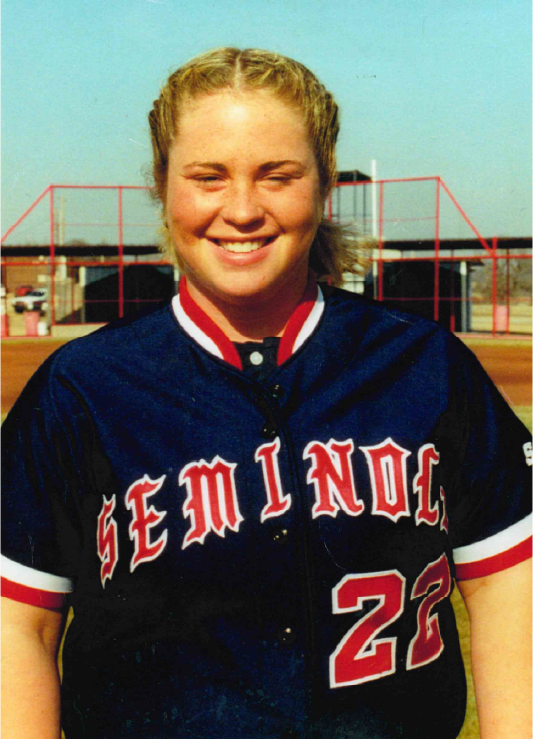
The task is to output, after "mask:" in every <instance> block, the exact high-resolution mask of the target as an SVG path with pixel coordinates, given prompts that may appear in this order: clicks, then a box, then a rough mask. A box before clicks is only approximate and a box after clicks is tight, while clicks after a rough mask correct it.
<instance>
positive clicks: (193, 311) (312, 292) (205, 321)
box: [172, 276, 324, 370]
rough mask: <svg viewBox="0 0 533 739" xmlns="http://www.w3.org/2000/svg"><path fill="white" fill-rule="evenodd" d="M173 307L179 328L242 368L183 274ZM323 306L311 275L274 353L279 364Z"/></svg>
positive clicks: (300, 340)
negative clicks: (195, 299)
mask: <svg viewBox="0 0 533 739" xmlns="http://www.w3.org/2000/svg"><path fill="white" fill-rule="evenodd" d="M172 307H173V310H174V314H175V316H176V318H177V320H178V322H179V324H180V325H181V327H182V328H183V329H184V330H185V331H186V332H187V333H188V334H189V335H190V336H192V338H193V339H194V340H195V341H197V342H198V343H199V344H200V345H201V346H202V347H203V348H204V349H206V350H207V351H208V352H210V353H211V354H214V355H215V356H217V357H219V358H220V359H223V360H224V361H225V362H228V364H231V365H232V366H233V367H236V368H237V369H239V370H242V362H241V358H240V356H239V353H238V352H237V349H236V348H235V346H234V345H233V344H232V342H231V341H230V340H229V339H228V337H227V336H226V334H225V333H224V332H223V331H222V330H221V329H220V328H219V327H218V326H217V324H216V323H215V322H214V321H213V320H212V319H211V318H209V316H208V315H207V314H206V313H205V312H204V311H203V310H202V309H201V308H200V306H199V305H197V303H195V302H194V300H193V299H192V298H191V296H190V294H189V291H188V289H187V280H186V278H185V276H183V277H182V278H181V280H180V284H179V293H178V295H176V296H175V297H174V298H173V300H172ZM323 309H324V299H323V297H322V293H321V292H320V289H319V288H318V285H317V284H316V282H315V279H314V277H310V279H309V282H308V283H307V288H306V290H305V293H304V294H303V296H302V299H301V300H300V302H299V303H298V305H297V306H296V308H295V310H294V313H293V314H292V316H291V317H290V319H289V322H288V324H287V326H286V328H285V331H284V333H283V336H282V338H281V341H280V344H279V349H278V356H277V363H278V366H279V365H281V364H283V362H286V361H287V359H289V358H290V357H291V356H292V355H293V354H294V352H295V351H296V350H297V349H299V348H300V346H301V345H302V344H303V342H304V341H305V339H306V338H307V337H308V336H310V335H311V334H312V333H313V331H314V329H315V327H316V325H317V323H318V321H319V319H320V316H321V315H322V311H323Z"/></svg>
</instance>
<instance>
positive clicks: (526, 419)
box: [513, 405, 533, 431]
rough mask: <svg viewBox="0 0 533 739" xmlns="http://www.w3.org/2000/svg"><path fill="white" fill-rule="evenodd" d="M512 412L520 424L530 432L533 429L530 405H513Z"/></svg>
mask: <svg viewBox="0 0 533 739" xmlns="http://www.w3.org/2000/svg"><path fill="white" fill-rule="evenodd" d="M513 411H514V412H515V413H516V415H517V416H518V418H519V419H520V420H521V421H522V423H523V424H524V425H525V426H527V427H528V429H529V430H530V431H531V430H532V429H533V414H532V407H531V406H530V405H515V407H514V408H513Z"/></svg>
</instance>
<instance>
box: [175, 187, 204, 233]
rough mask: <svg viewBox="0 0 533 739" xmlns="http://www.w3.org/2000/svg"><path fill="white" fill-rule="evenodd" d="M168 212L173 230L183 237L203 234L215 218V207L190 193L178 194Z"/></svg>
mask: <svg viewBox="0 0 533 739" xmlns="http://www.w3.org/2000/svg"><path fill="white" fill-rule="evenodd" d="M168 213H169V222H170V227H171V230H172V231H174V232H175V233H176V235H180V236H181V238H184V237H185V238H187V236H193V235H194V236H198V235H200V234H202V232H203V231H204V230H205V229H206V228H207V227H208V226H209V224H210V223H211V221H212V218H213V209H212V208H209V207H206V205H205V203H202V202H200V201H199V200H198V199H197V198H194V197H191V196H190V195H189V194H185V195H183V196H180V195H179V194H176V196H175V197H174V198H173V202H172V203H170V204H169V206H168Z"/></svg>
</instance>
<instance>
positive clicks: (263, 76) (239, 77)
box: [148, 47, 364, 284]
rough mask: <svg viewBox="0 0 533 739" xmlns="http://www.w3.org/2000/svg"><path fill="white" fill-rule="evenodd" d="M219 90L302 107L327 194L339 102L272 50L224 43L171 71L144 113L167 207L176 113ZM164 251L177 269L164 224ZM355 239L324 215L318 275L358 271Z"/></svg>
mask: <svg viewBox="0 0 533 739" xmlns="http://www.w3.org/2000/svg"><path fill="white" fill-rule="evenodd" d="M222 90H239V91H243V90H244V91H254V90H268V91H269V92H272V94H274V95H275V96H276V97H277V98H278V99H280V100H282V101H283V102H286V103H287V104H289V105H292V106H295V107H296V108H297V109H298V110H300V111H301V113H302V115H303V117H304V120H305V122H306V125H307V129H308V131H309V139H310V142H311V145H312V147H313V151H314V153H315V156H316V160H317V164H318V172H319V177H320V185H321V189H322V192H323V194H324V195H326V194H328V193H329V192H330V190H331V189H332V187H333V186H334V185H335V183H336V180H337V162H336V157H335V143H336V141H337V136H338V133H339V115H338V106H337V104H336V103H335V101H334V99H333V96H332V95H331V93H330V92H328V91H327V90H326V88H325V87H324V85H323V84H322V83H321V82H319V80H318V79H317V78H316V77H315V75H314V74H313V73H312V72H310V71H309V70H308V69H307V68H306V67H304V65H303V64H300V63H299V62H297V61H295V60H294V59H289V58H288V57H285V56H282V55H281V54H277V53H275V52H271V51H262V50H260V49H244V50H240V49H236V48H233V47H224V48H220V49H213V50H212V51H207V52H205V53H204V54H200V55H199V56H197V57H194V59H191V60H190V61H189V62H187V63H186V64H184V65H183V66H182V67H180V68H179V69H177V70H176V71H175V72H173V73H172V74H171V75H170V77H169V78H168V80H167V82H166V84H165V85H164V86H163V88H162V90H161V94H160V96H159V99H158V100H155V101H154V107H153V109H152V110H151V111H150V114H149V116H148V120H149V124H150V132H151V139H152V149H153V169H152V177H153V185H154V187H153V191H154V196H155V197H156V198H157V200H159V201H160V202H161V204H162V206H163V212H164V210H165V200H166V185H167V175H168V157H169V151H170V147H171V145H172V141H173V138H174V136H175V134H176V131H177V127H178V123H179V117H180V112H181V110H182V108H183V107H184V106H185V105H186V104H187V101H188V100H190V98H194V97H197V96H200V95H209V94H213V93H215V92H219V91H222ZM161 232H162V237H163V243H162V246H161V248H162V251H163V253H164V254H165V256H166V257H167V259H169V260H170V261H172V262H174V263H176V264H177V265H178V266H179V267H180V268H181V269H183V264H181V260H180V257H179V255H178V254H177V253H176V249H175V248H174V245H173V244H172V239H171V237H170V232H169V229H168V227H167V225H166V223H164V224H163V227H162V229H161ZM361 253H362V250H361V244H360V242H359V240H358V239H357V238H356V237H355V236H354V235H353V234H352V233H350V232H349V231H348V230H347V229H346V228H345V227H342V226H340V225H338V224H335V223H332V222H331V221H329V220H327V219H326V218H323V219H322V222H321V223H320V225H319V227H318V230H317V234H316V236H315V239H314V241H313V244H312V246H311V251H310V257H309V264H310V267H311V269H312V270H313V271H314V272H315V274H316V275H317V277H322V278H327V279H329V281H330V282H332V283H334V284H338V283H340V282H342V273H343V272H359V271H360V270H361V269H362V262H363V261H364V259H363V258H362V256H361Z"/></svg>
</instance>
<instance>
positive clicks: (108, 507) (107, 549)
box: [96, 495, 118, 588]
mask: <svg viewBox="0 0 533 739" xmlns="http://www.w3.org/2000/svg"><path fill="white" fill-rule="evenodd" d="M103 498H104V503H103V505H102V510H101V511H100V514H99V516H98V526H97V530H96V549H97V552H98V556H99V557H100V561H101V562H102V566H101V568H100V580H101V581H102V587H103V588H105V581H106V580H107V579H109V580H111V578H112V577H113V572H114V570H115V567H116V564H117V562H118V537H117V522H116V521H115V519H114V518H113V517H112V516H111V514H112V513H113V511H114V510H115V505H116V502H117V498H116V495H113V496H112V498H111V500H107V498H106V497H105V495H104V496H103Z"/></svg>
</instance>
